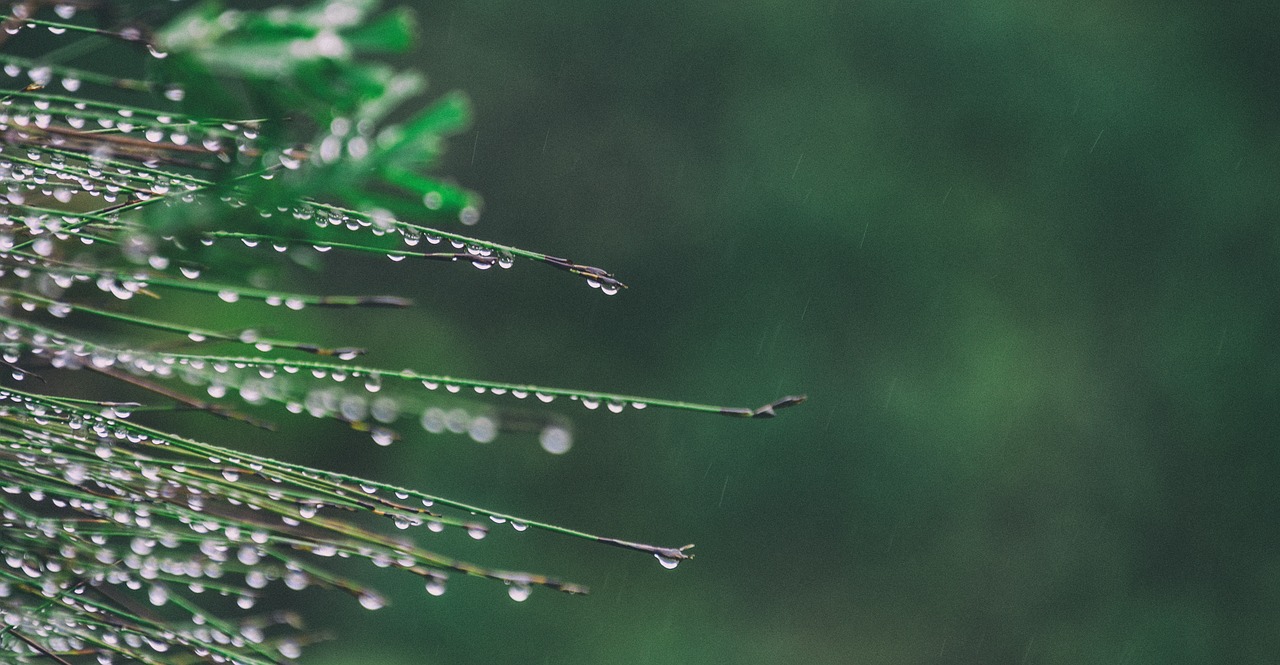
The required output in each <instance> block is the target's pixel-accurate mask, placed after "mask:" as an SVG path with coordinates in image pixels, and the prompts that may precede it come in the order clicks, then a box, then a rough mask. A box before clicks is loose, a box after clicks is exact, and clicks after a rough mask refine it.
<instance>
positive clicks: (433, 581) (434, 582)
mask: <svg viewBox="0 0 1280 665" xmlns="http://www.w3.org/2000/svg"><path fill="white" fill-rule="evenodd" d="M427 593H429V594H431V595H433V596H442V595H444V578H442V577H430V578H428V579H427Z"/></svg>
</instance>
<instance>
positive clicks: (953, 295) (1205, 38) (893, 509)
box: [219, 0, 1280, 665]
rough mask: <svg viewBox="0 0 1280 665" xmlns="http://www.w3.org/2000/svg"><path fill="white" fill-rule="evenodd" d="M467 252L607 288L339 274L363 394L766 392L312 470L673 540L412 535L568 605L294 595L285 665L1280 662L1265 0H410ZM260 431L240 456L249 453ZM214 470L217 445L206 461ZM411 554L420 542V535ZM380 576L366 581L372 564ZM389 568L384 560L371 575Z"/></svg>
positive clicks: (458, 582)
mask: <svg viewBox="0 0 1280 665" xmlns="http://www.w3.org/2000/svg"><path fill="white" fill-rule="evenodd" d="M419 11H420V13H419V18H420V23H421V33H422V37H423V40H422V42H423V43H422V46H421V48H420V49H419V50H418V51H417V52H416V53H415V54H414V56H413V57H412V58H410V59H406V60H405V62H404V63H403V64H405V65H406V66H413V67H416V68H421V69H423V70H425V71H426V72H427V73H428V75H429V76H431V77H432V90H433V91H434V93H436V94H439V93H443V92H445V91H447V90H452V89H462V90H465V91H466V92H467V93H468V94H469V95H470V96H471V98H472V100H473V101H474V106H475V109H476V120H475V122H474V125H473V127H472V129H471V130H470V131H469V132H468V133H466V134H463V135H461V136H459V137H456V138H455V139H454V140H453V141H452V143H451V151H450V153H449V156H448V160H447V164H446V165H445V169H444V170H445V172H448V173H450V174H452V175H454V176H456V177H457V178H458V180H459V181H460V182H462V183H463V184H464V185H466V186H468V187H470V188H473V189H475V190H477V191H479V192H481V193H482V194H483V195H484V197H485V201H486V209H485V215H484V217H483V219H482V221H481V224H480V226H479V227H478V228H477V229H476V230H475V232H476V233H477V234H478V235H481V236H483V237H487V238H492V239H495V240H500V241H504V242H510V243H511V244H514V245H517V246H527V247H529V248H531V249H538V250H543V251H547V252H550V253H552V254H557V255H562V256H569V257H571V258H573V259H575V260H578V261H582V262H585V263H589V264H592V265H600V266H603V267H605V268H607V269H609V270H611V271H614V272H615V273H616V274H617V275H618V276H619V277H620V278H621V279H622V280H623V281H624V282H627V283H628V284H629V285H630V286H631V288H630V289H629V290H627V291H625V292H624V293H622V294H620V295H618V296H615V297H612V298H610V297H605V296H602V295H601V294H599V293H598V292H595V291H592V290H590V289H588V288H586V287H585V286H584V285H583V284H582V283H581V281H580V280H576V279H571V278H567V277H565V276H563V275H560V274H557V273H555V272H554V271H551V270H546V269H543V268H541V267H540V266H537V265H530V264H520V265H518V266H517V267H516V268H514V269H512V270H509V271H496V270H495V271H489V272H485V273H477V272H475V271H473V270H470V269H468V268H464V267H461V266H450V265H442V266H436V265H428V266H425V267H424V266H422V265H408V264H389V263H388V262H386V261H379V260H373V259H369V260H364V259H361V260H357V261H351V262H346V263H340V262H337V261H334V262H332V263H331V264H330V269H331V272H330V273H329V274H328V275H327V276H326V277H325V278H324V279H325V280H327V282H325V281H322V282H314V281H313V282H312V283H310V284H307V286H308V287H309V288H312V289H314V290H335V291H344V292H359V291H391V292H394V293H398V294H402V295H407V296H411V297H413V298H414V299H415V300H416V301H417V302H418V304H419V307H418V308H417V309H415V310H412V311H409V312H387V313H377V314H376V316H361V317H359V318H356V319H351V318H343V317H330V318H316V320H315V321H314V322H313V323H312V324H310V325H313V326H314V327H315V332H316V335H317V336H319V337H321V338H327V339H330V340H341V341H342V342H344V343H346V342H350V343H357V344H366V345H369V346H370V347H372V348H374V349H375V352H374V353H373V354H371V355H370V357H369V358H368V360H369V362H370V363H372V364H378V365H382V366H387V367H391V368H396V367H405V366H407V367H414V368H418V369H421V370H424V371H434V372H439V373H443V374H455V375H462V376H476V377H484V378H492V379H496V380H510V381H520V382H533V383H542V384H547V385H558V386H571V387H579V388H584V389H599V390H613V391H617V392H623V393H630V394H649V395H655V396H663V397H671V398H676V399H688V400H692V401H705V402H713V403H724V404H729V405H739V406H756V405H758V404H761V403H764V402H766V401H768V400H771V399H773V398H775V397H778V396H780V395H784V394H790V393H801V392H804V393H808V394H809V396H810V400H809V402H808V403H807V404H805V405H804V406H802V407H799V408H797V409H794V410H791V411H788V412H785V413H784V414H782V417H780V418H778V419H777V420H774V421H737V420H731V419H726V418H720V417H715V416H700V415H696V414H687V413H679V412H670V411H661V410H655V409H650V410H647V411H644V412H635V411H628V412H627V413H625V414H622V415H617V416H614V415H611V414H608V413H606V412H603V410H601V411H600V412H588V411H585V410H583V409H581V408H573V405H572V404H568V403H559V402H558V403H556V404H554V405H552V407H553V408H555V409H559V410H561V411H562V412H564V413H566V414H567V415H569V416H571V417H572V418H573V420H574V424H575V427H576V430H577V436H576V440H575V446H574V448H573V450H572V451H571V452H570V453H569V454H567V455H565V456H563V457H553V456H550V455H547V454H545V453H543V452H542V451H541V450H540V449H539V448H538V446H537V443H536V441H534V440H533V437H528V436H508V437H502V438H499V439H498V440H497V441H495V442H493V443H491V444H487V445H481V444H476V443H473V442H471V441H470V440H468V439H466V438H465V437H460V436H441V437H432V436H429V435H426V434H424V433H421V432H418V433H414V434H413V435H412V436H409V437H407V438H406V440H404V441H402V442H400V443H398V444H397V445H395V446H393V447H391V448H389V449H384V448H379V447H377V446H375V445H373V444H372V443H371V442H370V441H369V440H368V438H367V437H365V436H363V435H359V434H355V433H351V432H347V431H344V430H343V428H342V427H341V426H339V425H335V424H332V423H324V422H311V421H308V420H306V419H301V418H299V419H297V420H296V421H295V420H289V419H288V418H287V416H286V417H285V418H283V422H287V423H289V424H290V425H291V428H292V430H293V431H295V432H297V433H298V435H299V436H298V438H297V440H296V441H293V442H292V443H290V442H289V441H288V440H286V439H285V438H284V437H283V436H282V437H279V438H277V439H275V440H274V443H271V444H270V448H268V449H269V450H273V451H275V452H277V453H279V454H280V455H282V456H286V457H288V458H289V459H292V460H295V461H305V462H308V463H313V464H317V465H322V466H328V467H336V468H341V469H343V470H347V471H352V472H358V473H363V474H368V475H371V476H375V477H378V478H380V479H384V480H387V481H391V482H396V483H400V484H404V485H410V486H414V487H418V488H421V489H425V490H428V491H431V492H434V493H437V494H441V495H444V496H449V497H453V498H456V499H459V500H464V501H468V502H472V503H476V504H479V505H483V506H486V507H490V508H494V509H498V510H504V511H508V512H512V513H517V514H524V515H528V516H530V517H531V518H536V519H542V520H546V521H550V522H553V523H557V524H563V525H566V526H570V527H575V528H581V529H584V530H588V531H592V532H596V533H602V534H604V535H610V536H616V537H620V538H625V539H629V540H639V541H645V542H655V543H660V544H663V545H682V544H684V543H686V542H695V543H697V548H696V550H695V552H696V553H697V555H698V556H697V558H696V559H694V560H693V561H690V562H686V563H684V564H682V565H681V566H680V567H679V568H677V569H676V570H673V571H667V570H663V569H662V568H661V567H660V566H659V565H658V564H657V562H655V561H654V560H653V559H652V558H650V557H647V556H643V555H639V554H636V553H632V552H626V551H621V550H614V549H611V548H607V547H601V546H594V545H590V544H585V543H582V542H577V541H566V540H565V539H561V538H556V537H551V536H547V535H541V534H537V533H533V532H527V533H524V534H517V533H515V532H513V531H511V530H502V531H496V532H495V533H494V534H493V535H491V536H490V537H489V538H487V539H486V540H484V541H482V542H470V541H467V540H466V539H465V538H454V537H451V536H447V535H446V536H433V535H431V534H429V533H426V532H423V533H422V534H421V537H422V538H424V539H428V541H427V542H424V544H426V545H427V546H430V547H434V546H436V545H437V544H438V545H439V548H440V549H441V550H443V551H447V552H450V553H452V554H457V555H459V556H465V557H469V558H473V559H475V560H478V561H480V562H482V563H485V564H489V565H494V566H503V567H513V568H527V569H532V570H537V571H545V572H548V573H552V574H555V575H558V576H562V577H564V578H567V579H570V580H574V581H578V582H582V583H585V584H588V585H590V586H591V587H592V594H591V595H590V596H587V597H585V598H582V597H569V596H563V595H560V594H555V593H551V592H548V591H544V590H536V591H535V593H534V594H533V596H532V597H531V598H530V599H529V600H528V601H527V602H525V603H520V604H517V603H514V602H512V601H510V600H509V599H508V598H507V596H506V593H505V590H504V589H503V588H502V587H501V586H500V585H496V584H493V583H488V582H485V581H481V580H464V579H455V580H453V581H452V582H451V585H450V590H449V592H448V593H446V594H445V595H444V596H442V597H440V598H433V597H430V596H428V595H427V594H426V593H425V592H424V591H423V589H422V586H421V584H419V583H418V582H417V581H414V580H412V579H409V578H407V577H406V576H404V575H395V574H387V575H385V576H381V577H379V576H375V578H374V579H375V581H376V582H377V585H378V586H379V587H380V588H381V589H383V590H384V591H385V592H386V593H387V595H388V596H389V598H390V600H391V606H390V607H388V608H386V609H383V610H381V611H378V612H368V611H365V610H362V609H360V607H359V606H358V605H357V603H355V602H354V601H352V600H350V599H347V598H345V597H341V596H339V595H336V594H314V595H311V594H304V595H303V599H304V601H306V602H307V603H309V604H310V607H309V608H308V614H309V616H310V617H311V620H312V624H313V625H314V626H317V627H320V628H323V629H327V630H331V631H332V632H334V633H335V634H337V635H338V636H339V637H340V639H338V640H336V641H334V642H330V643H325V644H321V645H317V646H314V647H312V648H311V650H310V652H309V655H308V660H307V662H310V663H317V664H322V665H349V664H355V663H382V664H385V665H394V664H401V663H403V664H406V665H407V664H410V663H412V664H423V663H634V664H639V663H738V662H743V663H837V662H839V663H845V662H849V663H922V662H935V663H1003V662H1017V663H1080V662H1086V663H1102V662H1106V663H1184V662H1185V663H1208V662H1269V661H1272V660H1273V659H1274V658H1275V657H1276V654H1277V653H1280V637H1278V636H1280V632H1277V630H1276V628H1277V625H1278V624H1277V622H1278V621H1280V611H1278V610H1277V608H1278V607H1280V604H1278V603H1280V552H1278V550H1277V542H1276V541H1277V538H1276V525H1277V517H1280V515H1278V514H1277V513H1278V508H1277V506H1280V503H1278V502H1277V492H1276V491H1275V489H1274V486H1275V478H1276V477H1277V472H1280V468H1278V467H1280V463H1278V460H1280V457H1278V456H1277V453H1276V450H1275V448H1276V444H1277V436H1276V435H1277V431H1278V428H1277V420H1278V416H1277V414H1278V413H1280V409H1277V397H1278V393H1280V381H1278V379H1280V376H1278V375H1277V374H1278V369H1280V364H1278V361H1280V354H1278V353H1277V345H1276V343H1275V339H1276V336H1277V331H1278V326H1280V316H1278V314H1280V309H1278V307H1277V296H1280V293H1277V291H1278V287H1277V284H1280V282H1278V279H1277V278H1280V262H1278V261H1277V258H1278V257H1280V253H1278V252H1277V249H1280V248H1278V247H1277V239H1278V238H1277V232H1276V225H1275V215H1274V213H1275V211H1276V210H1277V200H1276V199H1277V197H1276V194H1275V192H1276V183H1277V182H1280V179H1278V178H1280V172H1278V169H1277V137H1280V133H1278V132H1277V130H1278V129H1280V124H1278V122H1277V120H1278V119H1280V118H1278V115H1277V101H1280V100H1278V99H1277V97H1278V95H1277V87H1276V78H1277V74H1278V73H1280V72H1278V68H1277V63H1278V61H1277V55H1278V53H1277V51H1278V49H1277V44H1278V43H1280V42H1277V40H1276V38H1275V34H1274V30H1273V27H1274V26H1275V25H1277V24H1278V23H1277V20H1278V19H1280V16H1278V14H1280V10H1278V9H1277V6H1276V5H1275V4H1274V3H1233V4H1229V5H1218V4H1212V3H1141V2H1140V3H1132V2H1128V3H1112V2H1104V1H1097V0H1095V1H1092V2H1084V3H1068V4H1066V5H1063V6H1051V5H1043V4H1035V3H1024V2H1008V1H1005V2H1000V1H997V0H987V1H982V0H970V1H962V2H861V3H852V2H846V3H840V2H824V3H775V2H750V1H746V2H743V1H739V2H706V3H681V2H667V1H658V2H647V3H639V4H638V5H636V6H630V5H628V4H626V3H613V2H585V1H580V2H556V3H542V4H538V3H527V2H514V1H511V0H489V1H486V2H462V1H452V2H445V1H438V2H437V1H433V2H429V3H428V2H423V3H421V6H420V7H419ZM248 438H260V437H258V436H257V435H253V436H252V437H248ZM219 442H222V443H230V442H226V441H219ZM432 538H436V539H439V540H438V541H432V540H429V539H432ZM358 572H359V574H360V575H362V576H367V575H368V574H369V567H368V566H360V567H359V569H358ZM373 572H374V573H379V572H382V571H376V570H375V571H373Z"/></svg>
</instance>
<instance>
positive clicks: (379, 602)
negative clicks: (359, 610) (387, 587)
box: [359, 591, 387, 610]
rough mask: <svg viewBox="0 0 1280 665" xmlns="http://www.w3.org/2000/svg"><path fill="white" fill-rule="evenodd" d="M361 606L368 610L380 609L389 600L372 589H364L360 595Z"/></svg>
mask: <svg viewBox="0 0 1280 665" xmlns="http://www.w3.org/2000/svg"><path fill="white" fill-rule="evenodd" d="M359 600H360V606H361V607H363V608H365V609H366V610H380V609H382V608H383V607H384V606H386V604H387V601H386V600H385V599H383V597H382V596H379V595H378V594H376V593H373V592H372V591H362V592H360V596H359Z"/></svg>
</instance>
